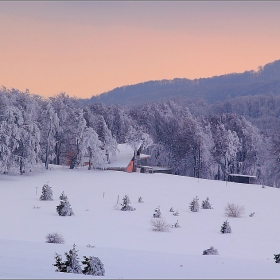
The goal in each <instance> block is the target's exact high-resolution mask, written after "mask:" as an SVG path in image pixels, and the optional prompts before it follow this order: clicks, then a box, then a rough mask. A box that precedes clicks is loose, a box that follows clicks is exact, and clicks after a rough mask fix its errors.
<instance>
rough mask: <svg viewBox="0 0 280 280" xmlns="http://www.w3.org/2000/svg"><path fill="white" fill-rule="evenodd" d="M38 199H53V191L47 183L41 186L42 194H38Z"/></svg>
mask: <svg viewBox="0 0 280 280" xmlns="http://www.w3.org/2000/svg"><path fill="white" fill-rule="evenodd" d="M40 200H53V191H52V188H51V187H50V186H49V185H48V184H45V185H44V186H43V187H42V195H41V196H40Z"/></svg>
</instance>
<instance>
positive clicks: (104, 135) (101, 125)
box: [96, 115, 118, 163]
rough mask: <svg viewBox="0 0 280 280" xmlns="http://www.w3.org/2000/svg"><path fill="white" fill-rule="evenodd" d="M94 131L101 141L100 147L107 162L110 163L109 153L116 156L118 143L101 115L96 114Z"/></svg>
mask: <svg viewBox="0 0 280 280" xmlns="http://www.w3.org/2000/svg"><path fill="white" fill-rule="evenodd" d="M96 133H97V134H98V138H99V140H100V141H101V142H102V149H103V150H104V151H105V154H106V157H107V162H108V163H110V155H112V156H113V157H114V156H116V151H117V146H118V143H117V141H116V139H115V138H114V137H113V136H112V133H111V131H110V130H109V128H108V126H107V124H106V122H105V120H104V118H103V116H101V115H99V116H98V120H97V130H96Z"/></svg>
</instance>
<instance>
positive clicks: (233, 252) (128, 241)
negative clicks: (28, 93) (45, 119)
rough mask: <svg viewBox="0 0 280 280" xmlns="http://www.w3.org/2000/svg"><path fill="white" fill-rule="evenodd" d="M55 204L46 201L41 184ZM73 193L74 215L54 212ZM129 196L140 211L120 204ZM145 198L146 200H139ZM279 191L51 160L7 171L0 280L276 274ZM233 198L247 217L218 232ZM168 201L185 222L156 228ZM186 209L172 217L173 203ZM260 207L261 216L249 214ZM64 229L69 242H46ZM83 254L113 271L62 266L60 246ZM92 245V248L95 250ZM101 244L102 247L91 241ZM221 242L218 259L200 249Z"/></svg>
mask: <svg viewBox="0 0 280 280" xmlns="http://www.w3.org/2000/svg"><path fill="white" fill-rule="evenodd" d="M47 182H48V184H49V186H51V187H52V190H53V194H54V196H53V198H54V200H53V201H40V200H39V197H40V195H41V193H42V186H43V185H44V184H45V183H47ZM62 191H64V192H65V194H66V195H67V196H68V199H69V202H70V204H71V206H72V209H73V211H74V213H75V215H74V216H70V217H61V216H59V215H58V214H57V212H56V206H57V205H59V196H60V194H61V193H62ZM126 194H127V195H128V196H129V197H130V200H131V205H132V206H133V207H135V208H136V211H129V212H125V211H120V210H117V209H116V207H115V205H116V203H117V199H118V197H119V202H121V201H122V198H123V196H124V195H126ZM139 196H141V197H142V198H143V201H144V203H138V197H139ZM196 196H198V198H199V202H200V204H201V202H202V200H205V199H206V197H209V201H210V203H211V204H212V206H213V209H208V210H205V209H200V211H199V212H197V213H194V212H191V211H190V209H189V204H190V202H191V201H192V199H193V198H194V197H196ZM279 201H280V189H278V188H277V189H276V188H269V187H266V188H262V186H260V185H246V184H237V183H229V182H228V183H225V182H222V181H210V180H203V179H199V180H198V179H195V178H189V177H182V176H175V175H167V174H142V173H125V172H119V171H96V170H91V171H89V170H87V169H86V168H79V169H74V170H70V169H68V168H66V167H55V166H51V170H48V171H42V172H37V173H32V174H31V173H30V174H27V175H23V176H6V175H5V176H4V175H3V176H0V213H1V214H0V225H1V227H0V278H5V279H7V278H64V279H67V278H101V279H104V278H114V279H127V278H130V279H131V278H134V279H135V278H142V279H143V278H170V279H171V278H172V279H174V278H184V279H186V278H192V279H194V278H216V279H218V278H262V279H264V278H265V279H268V278H275V279H279V275H280V264H276V263H275V261H274V259H273V257H274V254H278V253H280V243H279V236H280V222H279V213H280V203H279ZM227 203H235V204H238V205H244V207H245V213H244V215H243V216H242V217H241V218H228V221H229V223H230V226H231V228H232V233H229V234H222V233H220V229H221V225H222V224H223V222H224V221H225V220H226V219H227V217H225V215H224V208H225V206H226V205H227ZM157 206H160V208H161V212H162V216H163V218H164V219H165V220H166V221H167V222H168V223H170V224H174V223H175V222H176V221H177V220H178V221H179V224H180V226H181V227H180V228H172V229H171V230H170V231H169V232H155V231H153V230H152V229H151V225H150V220H151V219H152V216H153V213H154V209H155V208H156V207H157ZM171 207H173V209H174V210H175V211H176V210H178V212H179V216H173V215H172V213H171V212H170V211H169V210H170V208H171ZM252 212H255V216H254V217H249V214H250V213H252ZM52 232H58V233H60V234H62V235H63V237H64V239H65V243H64V244H50V243H46V242H45V241H46V239H45V236H46V235H47V234H48V233H52ZM74 243H75V244H76V245H77V246H76V248H77V249H78V250H79V251H78V254H79V257H80V260H83V256H95V257H99V258H100V260H101V261H102V262H103V264H104V267H105V276H98V277H97V276H85V275H82V274H70V273H59V272H55V267H54V266H53V264H54V262H55V260H54V254H55V252H56V253H58V254H61V255H62V256H63V258H64V252H68V251H69V250H70V249H72V247H73V244H74ZM88 245H91V246H92V247H88ZM93 246H94V247H93ZM210 246H213V247H214V248H215V249H217V250H218V252H219V255H210V256H205V255H202V252H203V251H204V250H205V249H208V248H210Z"/></svg>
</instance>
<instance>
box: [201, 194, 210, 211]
mask: <svg viewBox="0 0 280 280" xmlns="http://www.w3.org/2000/svg"><path fill="white" fill-rule="evenodd" d="M201 208H202V209H212V206H211V204H210V202H209V197H207V198H206V200H203V201H202V204H201Z"/></svg>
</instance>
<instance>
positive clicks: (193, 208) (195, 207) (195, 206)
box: [190, 196, 199, 212]
mask: <svg viewBox="0 0 280 280" xmlns="http://www.w3.org/2000/svg"><path fill="white" fill-rule="evenodd" d="M190 210H191V211H192V212H198V211H199V204H198V197H197V196H196V197H195V198H194V199H193V200H192V202H191V203H190Z"/></svg>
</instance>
